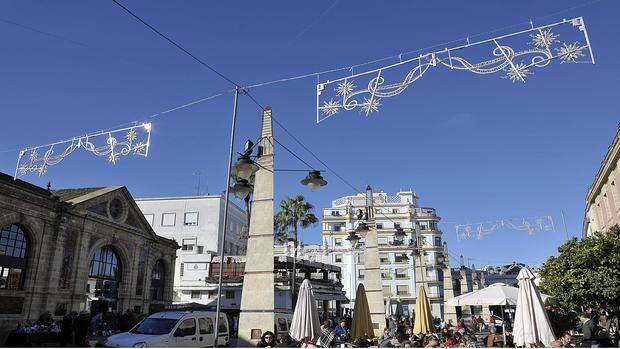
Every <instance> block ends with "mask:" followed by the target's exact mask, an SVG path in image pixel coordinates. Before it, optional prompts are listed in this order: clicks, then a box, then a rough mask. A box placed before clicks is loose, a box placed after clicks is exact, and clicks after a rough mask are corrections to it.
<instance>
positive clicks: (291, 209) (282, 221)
mask: <svg viewBox="0 0 620 349" xmlns="http://www.w3.org/2000/svg"><path fill="white" fill-rule="evenodd" d="M312 210H314V206H313V205H312V204H311V203H309V202H307V201H306V199H305V198H304V196H303V195H297V196H295V197H294V198H290V197H287V198H285V199H284V200H282V201H280V211H278V213H276V215H275V216H274V217H273V224H274V228H275V233H274V234H275V241H276V243H279V244H283V243H285V242H286V240H287V238H288V235H289V233H293V234H294V236H295V240H297V231H298V229H299V227H300V226H301V227H302V228H308V227H310V226H312V225H314V224H316V223H317V222H318V221H319V220H318V219H317V218H316V216H315V215H314V214H313V213H312Z"/></svg>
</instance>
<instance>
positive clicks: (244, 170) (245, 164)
mask: <svg viewBox="0 0 620 349" xmlns="http://www.w3.org/2000/svg"><path fill="white" fill-rule="evenodd" d="M253 149H254V142H252V141H251V140H249V139H248V140H247V141H246V142H245V148H244V150H243V154H240V156H239V157H238V158H237V162H236V163H235V165H234V166H233V168H232V170H233V173H235V174H236V175H237V177H238V178H239V179H245V180H246V181H249V180H250V177H252V175H253V174H255V173H256V171H258V165H257V164H256V162H254V161H253V160H252V159H250V155H252V150H253Z"/></svg>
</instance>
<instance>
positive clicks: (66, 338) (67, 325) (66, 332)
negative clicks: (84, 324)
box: [60, 313, 74, 347]
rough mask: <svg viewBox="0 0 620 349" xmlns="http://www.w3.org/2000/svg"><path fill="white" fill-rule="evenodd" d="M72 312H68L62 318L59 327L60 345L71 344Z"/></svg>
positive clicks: (69, 345)
mask: <svg viewBox="0 0 620 349" xmlns="http://www.w3.org/2000/svg"><path fill="white" fill-rule="evenodd" d="M73 314H74V313H70V314H67V315H65V316H64V317H63V318H62V322H61V328H60V346H61V347H71V346H73Z"/></svg>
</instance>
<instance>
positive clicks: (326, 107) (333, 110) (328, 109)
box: [322, 99, 340, 116]
mask: <svg viewBox="0 0 620 349" xmlns="http://www.w3.org/2000/svg"><path fill="white" fill-rule="evenodd" d="M322 109H323V114H325V115H327V116H332V115H334V114H337V113H338V109H340V105H339V104H338V102H336V101H334V100H333V99H330V100H329V101H328V102H323V108H322Z"/></svg>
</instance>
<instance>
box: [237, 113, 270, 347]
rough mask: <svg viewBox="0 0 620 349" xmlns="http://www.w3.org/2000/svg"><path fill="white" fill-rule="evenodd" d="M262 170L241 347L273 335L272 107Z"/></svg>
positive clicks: (266, 126)
mask: <svg viewBox="0 0 620 349" xmlns="http://www.w3.org/2000/svg"><path fill="white" fill-rule="evenodd" d="M259 146H260V147H259V156H260V157H259V158H258V159H257V163H258V164H259V165H260V168H259V170H258V171H257V172H256V174H255V177H254V200H253V201H254V203H253V205H252V215H251V217H250V227H249V232H248V247H247V257H246V263H245V274H244V277H243V293H242V295H241V314H240V315H239V339H238V342H237V346H238V347H255V346H256V343H257V342H258V341H259V340H260V336H261V334H262V333H263V332H265V331H272V332H273V331H274V280H273V275H274V274H273V271H274V265H273V169H274V164H273V163H274V151H273V124H272V119H271V107H269V106H268V107H266V108H265V110H263V122H262V128H261V139H260V141H259Z"/></svg>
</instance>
